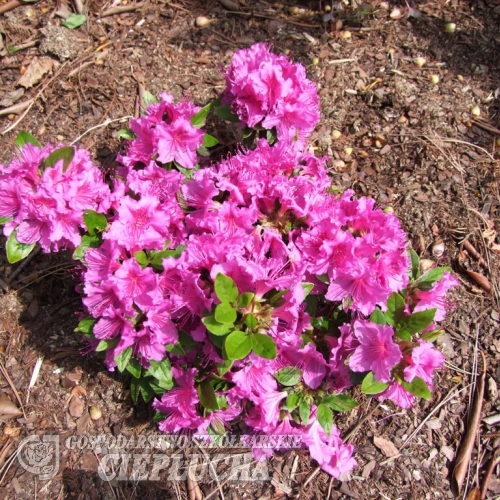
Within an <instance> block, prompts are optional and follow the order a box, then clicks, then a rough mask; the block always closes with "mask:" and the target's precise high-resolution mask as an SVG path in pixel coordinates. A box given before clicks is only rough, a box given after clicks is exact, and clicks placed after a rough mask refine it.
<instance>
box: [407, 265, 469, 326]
mask: <svg viewBox="0 0 500 500" xmlns="http://www.w3.org/2000/svg"><path fill="white" fill-rule="evenodd" d="M424 276H425V275H424ZM459 284H460V283H459V281H458V280H457V279H456V278H455V277H454V276H452V275H451V273H444V274H443V277H442V278H441V279H440V280H439V281H438V282H437V283H434V286H433V287H432V289H431V290H429V291H427V292H424V291H422V290H418V289H417V290H416V291H415V300H416V302H417V305H416V306H415V309H414V312H418V311H425V310H426V309H434V308H436V309H437V311H436V315H435V316H434V321H443V320H444V318H445V316H446V309H447V303H446V292H448V290H449V289H450V288H451V287H452V286H458V285H459Z"/></svg>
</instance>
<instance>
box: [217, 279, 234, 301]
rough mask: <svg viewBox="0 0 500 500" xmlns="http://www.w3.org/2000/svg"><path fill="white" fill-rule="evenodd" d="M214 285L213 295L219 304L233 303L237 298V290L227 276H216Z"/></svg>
mask: <svg viewBox="0 0 500 500" xmlns="http://www.w3.org/2000/svg"><path fill="white" fill-rule="evenodd" d="M214 285H215V294H216V295H217V297H218V298H219V300H220V301H221V302H235V301H236V299H237V298H238V288H237V287H236V284H235V282H234V281H233V280H232V279H231V278H230V277H229V276H226V275H225V274H222V273H219V274H217V276H216V277H215V284H214Z"/></svg>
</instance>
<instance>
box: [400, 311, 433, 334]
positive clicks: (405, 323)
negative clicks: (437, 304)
mask: <svg viewBox="0 0 500 500" xmlns="http://www.w3.org/2000/svg"><path fill="white" fill-rule="evenodd" d="M436 311H437V309H426V310H425V311H419V312H416V313H413V314H408V315H406V316H403V317H402V318H401V319H400V320H399V322H398V326H397V330H396V334H397V333H398V331H400V330H405V331H407V332H408V333H409V334H414V333H418V332H421V331H422V330H425V329H426V328H427V327H428V326H429V325H431V324H432V322H433V321H434V316H435V315H436Z"/></svg>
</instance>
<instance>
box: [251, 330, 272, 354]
mask: <svg viewBox="0 0 500 500" xmlns="http://www.w3.org/2000/svg"><path fill="white" fill-rule="evenodd" d="M252 351H253V352H254V353H255V354H257V356H260V357H261V358H265V359H275V358H276V344H275V343H274V340H273V339H272V338H271V337H269V336H268V335H262V334H261V333H255V334H254V335H252Z"/></svg>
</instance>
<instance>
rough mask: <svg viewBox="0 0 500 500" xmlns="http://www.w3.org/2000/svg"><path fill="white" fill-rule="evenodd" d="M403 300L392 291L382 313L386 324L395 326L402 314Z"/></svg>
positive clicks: (403, 309)
mask: <svg viewBox="0 0 500 500" xmlns="http://www.w3.org/2000/svg"><path fill="white" fill-rule="evenodd" d="M404 311H405V301H404V299H403V297H402V296H401V295H400V294H399V293H397V292H394V293H392V294H391V296H390V297H389V299H388V300H387V311H386V312H385V313H384V315H385V320H386V322H387V324H388V325H391V326H395V325H396V324H397V322H398V321H399V319H400V318H401V317H402V316H403V315H404Z"/></svg>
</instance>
